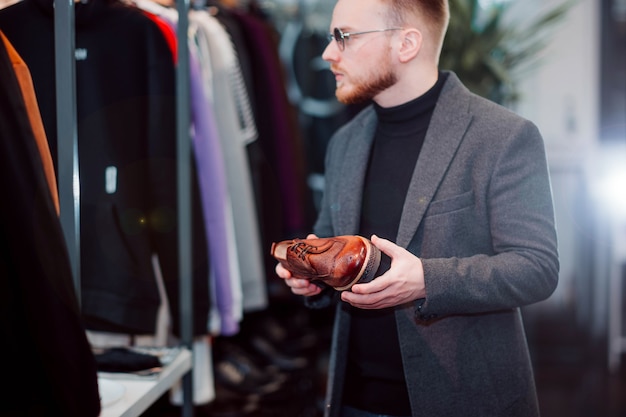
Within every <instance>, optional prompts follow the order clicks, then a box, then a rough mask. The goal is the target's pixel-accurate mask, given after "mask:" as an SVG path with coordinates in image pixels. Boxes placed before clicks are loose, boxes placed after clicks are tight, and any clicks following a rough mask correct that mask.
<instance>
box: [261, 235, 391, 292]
mask: <svg viewBox="0 0 626 417" xmlns="http://www.w3.org/2000/svg"><path fill="white" fill-rule="evenodd" d="M271 254H272V256H273V257H274V258H276V259H277V260H278V261H279V262H280V263H281V264H282V265H283V267H285V269H287V270H289V271H290V272H291V273H292V274H293V276H294V277H296V278H301V279H308V280H310V281H312V282H321V283H324V284H326V285H329V286H331V287H333V288H334V289H336V290H337V291H344V290H349V289H350V288H352V286H353V285H354V284H356V283H357V282H369V281H371V280H372V279H374V275H375V274H376V271H377V270H378V266H379V264H380V250H378V248H377V247H376V246H374V245H373V244H372V242H371V241H370V240H369V239H366V238H364V237H362V236H356V235H345V236H335V237H329V238H316V239H293V240H283V241H282V242H278V243H276V242H275V243H272V249H271Z"/></svg>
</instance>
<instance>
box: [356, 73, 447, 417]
mask: <svg viewBox="0 0 626 417" xmlns="http://www.w3.org/2000/svg"><path fill="white" fill-rule="evenodd" d="M444 82H445V75H444V74H441V73H440V74H439V80H438V81H437V83H436V84H435V85H434V86H433V87H432V88H431V89H430V90H429V91H427V92H426V93H425V94H424V95H422V96H420V97H418V98H416V99H414V100H412V101H410V102H408V103H405V104H402V105H399V106H396V107H390V108H383V107H380V106H378V105H377V104H374V109H375V110H376V115H377V116H378V126H377V129H376V134H375V137H374V145H373V148H372V153H371V155H370V160H369V165H368V169H367V176H366V178H365V185H364V190H363V203H362V212H361V224H360V230H359V234H361V235H362V236H366V237H368V238H369V237H371V235H372V234H376V235H378V236H380V237H383V238H385V239H389V240H391V241H392V242H395V240H396V235H397V233H398V225H399V224H400V216H401V214H402V207H403V206H404V201H405V198H406V194H407V190H408V187H409V183H410V181H411V177H412V176H413V171H414V169H415V164H416V162H417V158H418V156H419V153H420V150H421V148H422V144H423V143H424V138H425V136H426V130H427V129H428V124H429V123H430V118H431V116H432V113H433V110H434V108H435V104H436V103H437V98H438V97H439V93H440V92H441V88H442V86H443V84H444ZM390 266H391V260H390V259H389V257H387V256H385V255H384V254H383V258H382V261H381V265H380V267H379V269H378V273H377V275H382V274H383V273H384V272H386V271H387V270H388V269H389V268H390ZM350 311H351V315H352V320H351V327H350V346H349V349H348V352H350V353H349V355H348V364H347V372H346V384H345V387H344V404H346V405H350V406H353V407H355V408H359V409H362V410H366V411H369V412H373V413H379V414H391V415H399V416H402V415H410V414H411V408H410V404H409V397H408V393H407V389H406V383H405V378H404V372H403V370H402V359H401V356H400V346H399V344H398V334H397V330H396V320H395V316H394V309H393V308H389V309H382V310H361V309H358V308H350Z"/></svg>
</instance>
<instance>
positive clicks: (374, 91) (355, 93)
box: [335, 64, 398, 104]
mask: <svg viewBox="0 0 626 417" xmlns="http://www.w3.org/2000/svg"><path fill="white" fill-rule="evenodd" d="M369 78H370V80H366V81H364V82H359V80H355V83H354V84H353V88H352V89H351V90H348V91H341V89H340V88H338V89H337V90H336V92H335V95H336V96H337V100H339V101H340V102H341V103H343V104H358V103H364V102H366V101H369V100H371V99H373V98H374V97H376V96H377V95H378V94H379V93H380V92H382V91H384V90H386V89H388V88H389V87H391V86H392V85H394V84H395V83H396V82H397V81H398V77H397V76H396V74H395V73H394V72H393V71H392V69H391V68H390V65H389V64H386V65H385V66H384V67H383V68H381V69H380V70H378V71H376V72H375V73H374V74H371V76H370V77H369Z"/></svg>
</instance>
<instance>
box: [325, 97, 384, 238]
mask: <svg viewBox="0 0 626 417" xmlns="http://www.w3.org/2000/svg"><path fill="white" fill-rule="evenodd" d="M366 111H369V112H371V113H372V114H371V117H365V118H363V119H362V120H364V122H363V124H362V126H360V127H358V128H356V129H353V130H352V132H353V133H352V135H351V136H350V137H349V138H346V139H347V140H348V143H349V149H348V152H349V153H350V155H346V156H347V157H346V158H345V160H344V164H343V167H342V170H341V173H342V176H341V178H342V183H343V184H344V186H343V187H342V189H343V190H344V192H343V193H342V194H341V195H340V196H339V198H338V200H339V204H340V207H341V210H339V211H337V217H336V218H335V224H336V225H337V231H338V234H340V235H348V234H355V233H357V232H358V230H359V223H360V221H361V201H362V200H363V184H364V182H365V174H366V172H367V164H368V161H369V155H370V151H371V149H372V143H373V142H374V133H375V131H376V123H377V118H376V116H375V114H374V109H373V108H372V107H370V108H369V109H368V110H366Z"/></svg>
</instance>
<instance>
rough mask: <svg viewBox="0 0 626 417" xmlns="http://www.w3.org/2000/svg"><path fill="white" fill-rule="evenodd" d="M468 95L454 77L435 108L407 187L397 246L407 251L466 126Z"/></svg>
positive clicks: (452, 75)
mask: <svg viewBox="0 0 626 417" xmlns="http://www.w3.org/2000/svg"><path fill="white" fill-rule="evenodd" d="M468 102H469V95H468V94H467V90H466V89H465V87H463V86H462V84H461V83H460V81H459V80H458V78H456V76H455V75H454V74H452V73H451V74H450V75H449V76H448V81H447V82H446V85H445V86H444V89H443V91H442V92H441V96H440V98H439V100H438V102H437V106H436V107H435V111H434V113H433V116H432V119H431V122H430V126H429V128H428V131H427V132H426V138H425V140H424V145H423V146H422V150H421V152H420V156H419V159H418V161H417V164H416V166H415V171H414V172H413V178H412V179H411V183H410V184H409V190H408V192H407V197H406V200H405V202H404V207H403V209H402V217H401V218H400V226H399V228H398V236H397V238H396V244H398V245H399V246H402V247H404V248H406V247H407V246H408V245H409V243H410V242H411V239H413V236H414V235H415V233H416V232H417V228H418V227H419V224H420V223H421V221H422V218H423V217H424V213H425V212H426V209H427V207H428V205H429V204H430V202H431V200H432V199H433V197H434V195H435V192H436V191H437V188H438V187H439V184H440V183H441V180H442V179H443V177H444V174H445V172H446V171H447V170H448V166H449V165H450V163H451V162H452V159H453V158H454V155H455V153H456V151H457V148H458V147H459V144H460V143H461V140H462V139H463V135H464V134H465V132H466V130H467V127H468V126H469V123H470V120H471V115H470V114H469V113H468V111H467V109H468V105H469V103H468Z"/></svg>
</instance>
